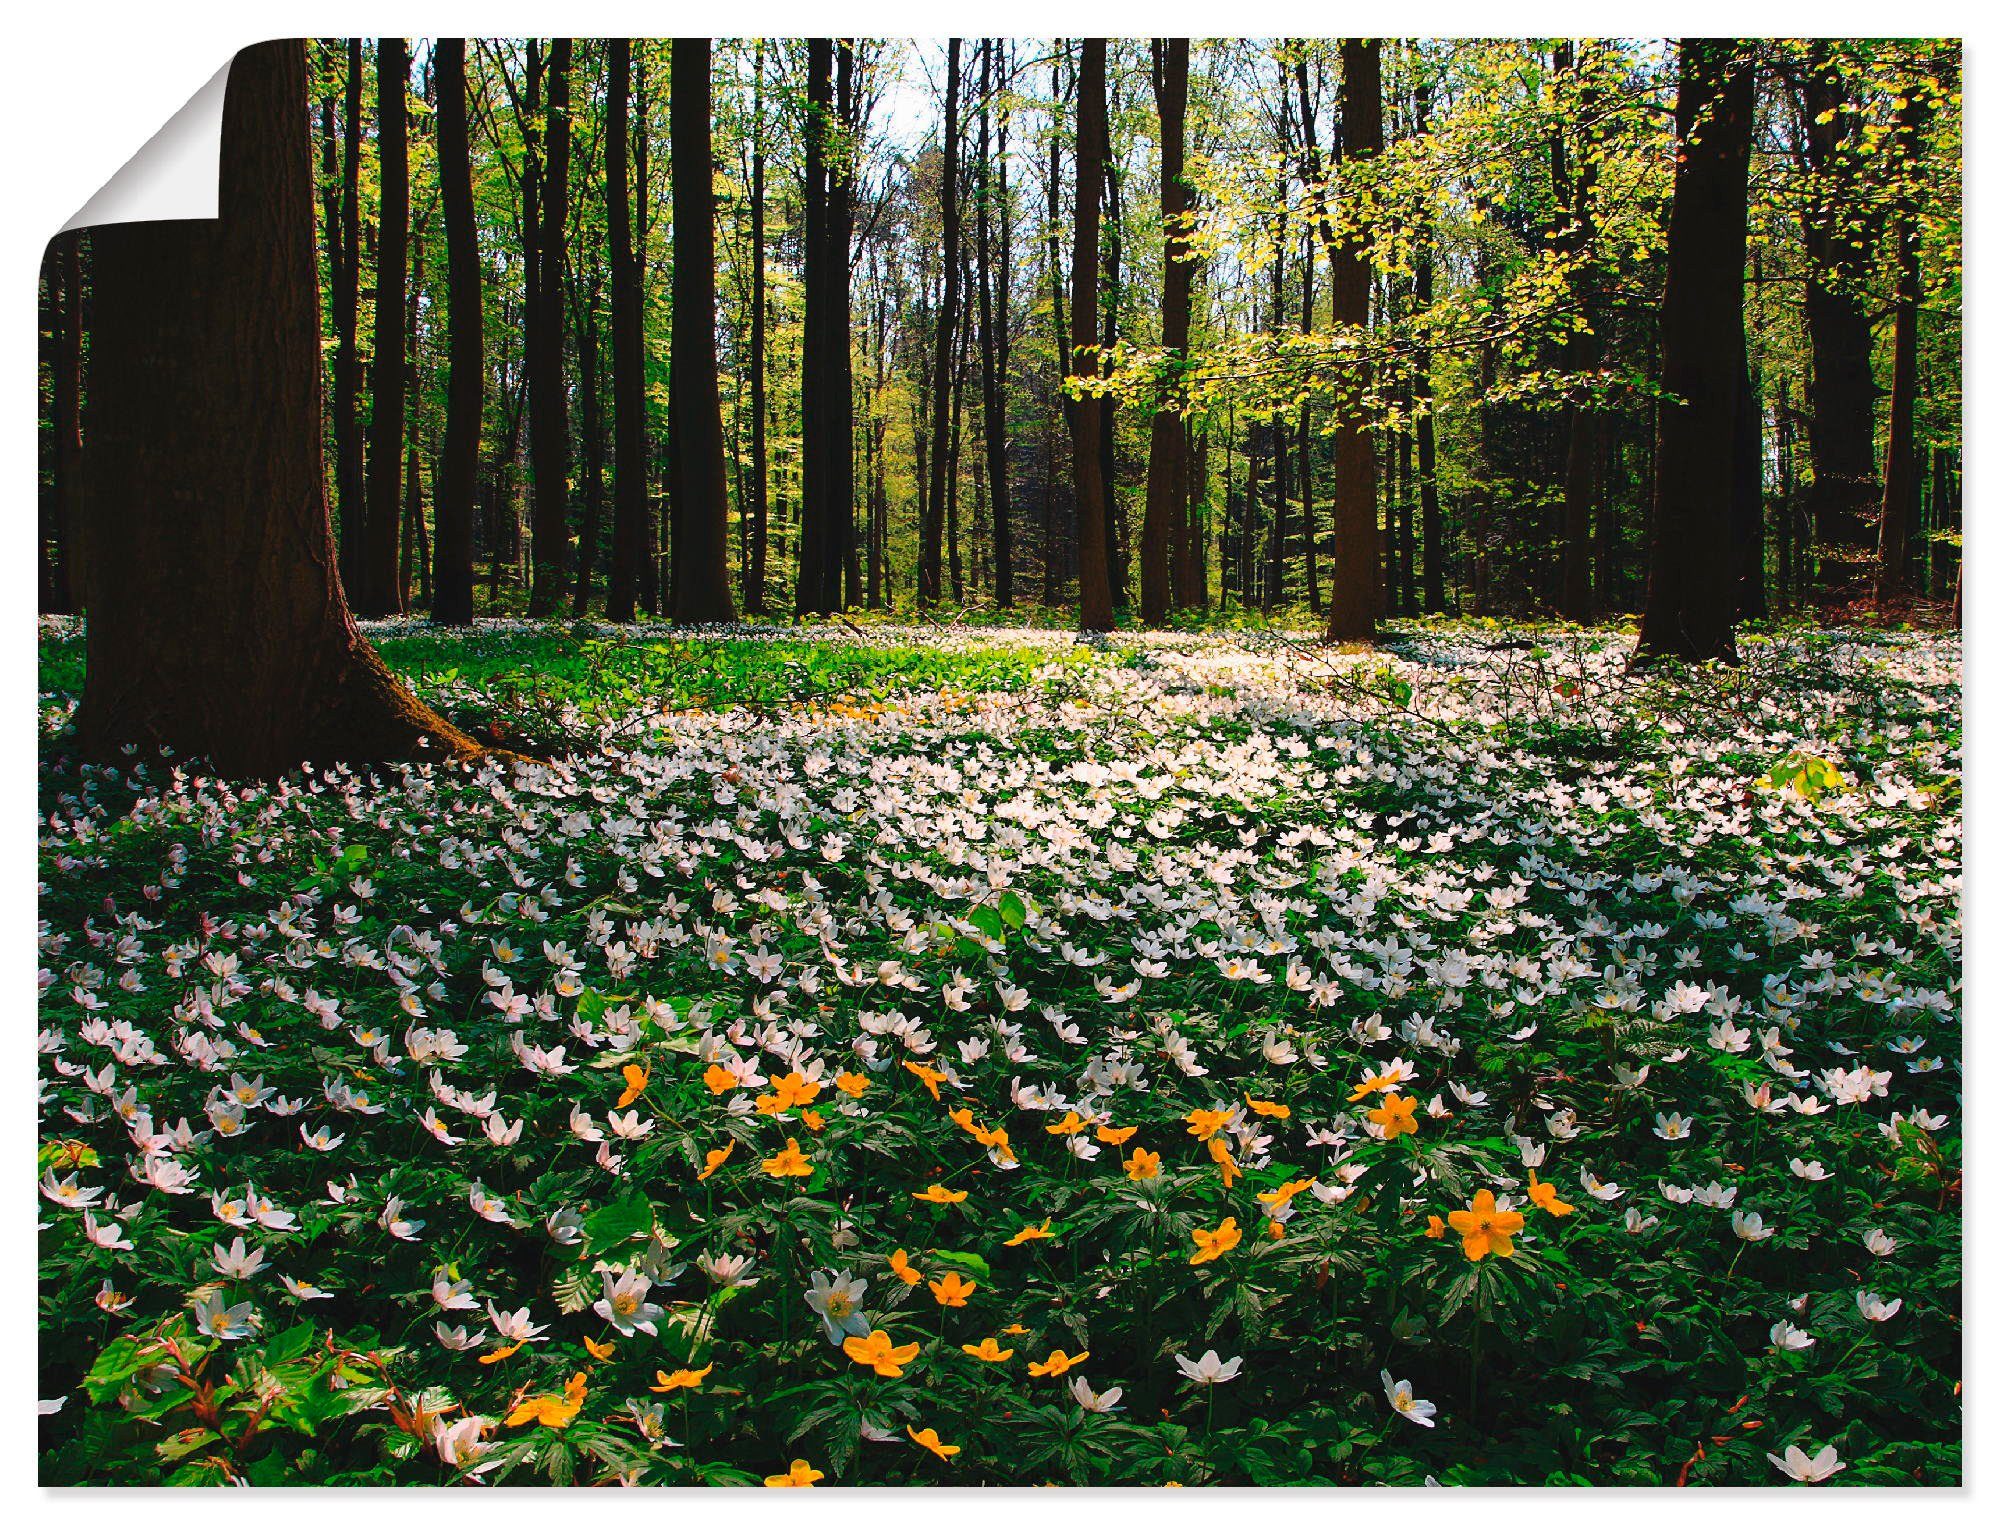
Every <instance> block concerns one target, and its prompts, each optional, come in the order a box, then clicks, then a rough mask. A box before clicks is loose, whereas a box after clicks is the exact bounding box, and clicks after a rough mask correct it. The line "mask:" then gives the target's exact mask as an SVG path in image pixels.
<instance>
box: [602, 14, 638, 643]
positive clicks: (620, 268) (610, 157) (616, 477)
mask: <svg viewBox="0 0 2000 1525" xmlns="http://www.w3.org/2000/svg"><path fill="white" fill-rule="evenodd" d="M607 46H608V47H609V49H610V54H611V57H610V70H609V72H610V80H609V86H608V88H609V99H608V100H607V102H606V104H605V111H606V113H607V119H606V122H605V128H604V179H605V191H604V196H605V207H604V211H605V217H606V218H607V220H608V221H609V223H610V227H611V408H612V427H613V429H614V430H615V431H616V432H615V433H614V434H613V436H612V443H611V452H612V459H611V474H612V491H613V493H614V494H615V497H614V500H613V507H612V513H611V583H610V591H609V595H608V597H607V599H606V601H605V606H604V612H605V616H606V618H608V619H613V620H629V619H631V618H632V615H633V611H634V606H635V604H636V603H637V600H638V592H639V582H640V577H641V571H642V568H643V566H644V563H645V559H646V518H647V512H648V509H647V503H646V496H647V495H646V483H647V481H648V468H647V462H646V356H645V330H644V327H643V322H644V313H645V306H644V302H645V294H644V290H643V287H642V286H641V284H640V283H641V281H642V280H643V278H644V277H643V272H642V271H641V269H640V266H639V261H638V257H637V256H636V254H635V253H634V251H633V248H632V194H631V187H630V184H629V178H628V169H629V164H628V160H629V155H628V153H627V143H628V141H629V139H630V135H631V134H630V128H629V126H628V121H629V114H630V111H631V94H632V42H631V39H630V38H625V37H614V38H612V39H611V41H610V42H609V43H608V44H607ZM642 191H643V188H642Z"/></svg>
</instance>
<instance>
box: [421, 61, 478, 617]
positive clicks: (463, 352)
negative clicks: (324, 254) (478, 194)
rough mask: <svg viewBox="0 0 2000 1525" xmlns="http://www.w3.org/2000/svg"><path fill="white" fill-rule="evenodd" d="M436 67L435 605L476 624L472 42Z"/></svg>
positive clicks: (439, 613)
mask: <svg viewBox="0 0 2000 1525" xmlns="http://www.w3.org/2000/svg"><path fill="white" fill-rule="evenodd" d="M432 60H433V62H432V69H433V70H434V71H435V76H436V80H435V83H436V88H437V97H438V105H437V155H438V180H439V190H440V193H441V195H442V199H443V202H444V243H445V266H446V269H445V277H446V289H447V298H446V300H447V302H448V304H449V307H450V317H449V324H450V338H449V344H450V351H451V375H450V380H449V381H448V382H447V384H446V402H445V423H444V456H443V459H442V460H441V461H440V463H439V473H438V481H437V492H436V501H435V506H434V510H433V511H434V513H435V514H436V516H437V558H436V572H435V579H436V580H435V586H436V592H437V601H436V602H435V603H434V604H433V605H432V606H431V618H432V619H434V620H435V621H437V623H439V624H440V625H469V624H471V623H472V515H473V496H474V494H475V493H476V492H477V491H478V483H479V431H480V422H481V415H482V414H483V412H484V411H485V406H486V353H485V351H486V328H485V322H486V320H485V315H484V312H483V310H482V306H481V294H480V274H479V233H478V226H477V224H476V223H475V222H474V214H473V207H472V161H471V148H470V141H469V133H468V131H467V121H466V96H465V39H464V38H463V37H443V38H440V39H438V42H437V45H436V48H435V50H434V51H433V54H432Z"/></svg>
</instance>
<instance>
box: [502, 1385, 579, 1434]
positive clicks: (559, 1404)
mask: <svg viewBox="0 0 2000 1525" xmlns="http://www.w3.org/2000/svg"><path fill="white" fill-rule="evenodd" d="M589 1382H590V1376H589V1373H587V1372H578V1373H577V1374H576V1375H575V1376H573V1377H571V1378H570V1379H569V1381H568V1382H566V1383H564V1384H563V1394H562V1396H561V1397H560V1398H553V1397H549V1396H547V1395H543V1396H540V1397H535V1398H528V1399H525V1400H524V1401H522V1402H520V1403H517V1404H515V1405H514V1407H513V1409H512V1411H511V1412H510V1413H509V1414H508V1415H507V1424H508V1427H509V1428H510V1429H511V1428H512V1427H513V1426H515V1425H520V1424H528V1423H530V1422H532V1421H534V1420H540V1421H541V1422H542V1424H543V1425H544V1426H545V1427H546V1428H548V1429H551V1430H560V1429H564V1428H566V1427H567V1426H568V1424H569V1422H570V1421H571V1420H572V1419H574V1418H576V1416H577V1414H578V1413H580V1412H581V1411H582V1409H583V1393H584V1389H585V1388H586V1387H587V1386H588V1385H589Z"/></svg>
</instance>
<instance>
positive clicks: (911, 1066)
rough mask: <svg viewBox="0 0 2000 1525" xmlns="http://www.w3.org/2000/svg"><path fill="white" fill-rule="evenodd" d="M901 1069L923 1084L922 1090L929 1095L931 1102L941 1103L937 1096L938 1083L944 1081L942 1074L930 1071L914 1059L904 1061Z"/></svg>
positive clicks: (926, 1065) (925, 1065)
mask: <svg viewBox="0 0 2000 1525" xmlns="http://www.w3.org/2000/svg"><path fill="white" fill-rule="evenodd" d="M903 1068H904V1069H906V1070H908V1071H909V1072H910V1073H911V1074H912V1075H914V1076H916V1077H917V1079H919V1080H921V1081H922V1082H923V1083H924V1089H925V1090H926V1091H929V1092H930V1093H931V1100H932V1101H942V1100H943V1098H942V1097H941V1096H939V1095H938V1082H939V1081H941V1080H943V1079H944V1075H943V1072H941V1071H939V1070H934V1069H932V1068H931V1067H930V1066H929V1065H928V1064H918V1063H917V1062H916V1060H914V1059H905V1060H904V1061H903Z"/></svg>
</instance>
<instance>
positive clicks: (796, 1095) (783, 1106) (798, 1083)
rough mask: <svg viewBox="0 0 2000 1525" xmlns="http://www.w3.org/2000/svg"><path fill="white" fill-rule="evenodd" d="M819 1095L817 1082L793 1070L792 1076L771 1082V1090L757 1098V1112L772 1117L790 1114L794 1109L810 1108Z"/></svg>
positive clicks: (781, 1076) (783, 1076)
mask: <svg viewBox="0 0 2000 1525" xmlns="http://www.w3.org/2000/svg"><path fill="white" fill-rule="evenodd" d="M819 1093H820V1084H819V1082H818V1081H817V1080H808V1079H806V1077H805V1076H803V1075H801V1074H800V1073H799V1072H798V1071H797V1070H793V1071H792V1073H791V1074H789V1075H780V1076H779V1077H778V1078H777V1079H776V1080H774V1081H772V1082H771V1089H770V1090H768V1091H766V1092H765V1093H764V1094H763V1095H762V1096H759V1097H758V1098H757V1110H758V1111H759V1112H762V1113H763V1114H764V1115H765V1116H766V1117H771V1116H774V1115H775V1114H777V1113H779V1112H789V1111H791V1110H792V1108H794V1107H808V1106H811V1105H812V1103H813V1101H814V1100H815V1099H816V1098H817V1097H818V1096H819Z"/></svg>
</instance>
